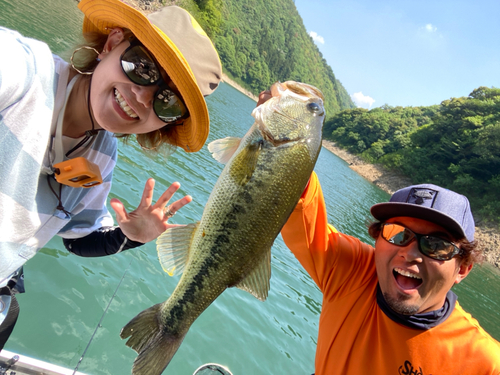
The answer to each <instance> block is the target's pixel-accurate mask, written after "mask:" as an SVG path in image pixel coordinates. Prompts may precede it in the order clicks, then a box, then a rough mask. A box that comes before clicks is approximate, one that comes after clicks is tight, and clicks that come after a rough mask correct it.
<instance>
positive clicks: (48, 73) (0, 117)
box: [0, 28, 117, 286]
mask: <svg viewBox="0 0 500 375" xmlns="http://www.w3.org/2000/svg"><path fill="white" fill-rule="evenodd" d="M0 46H1V47H2V50H3V51H9V53H8V54H7V53H5V54H1V55H0V231H1V233H2V236H1V237H0V286H3V285H4V284H5V283H6V281H7V280H8V279H9V278H10V276H11V275H12V273H13V272H15V271H16V270H17V269H18V268H19V267H21V266H22V265H23V264H24V263H25V262H26V261H27V260H28V259H30V258H32V257H33V256H34V255H35V254H36V253H37V251H38V250H40V249H41V248H42V247H43V246H44V245H45V244H46V243H47V242H48V241H49V240H50V239H51V238H52V237H53V236H54V235H56V234H57V235H59V236H61V237H63V238H80V237H84V236H86V235H88V234H89V233H91V232H93V231H94V230H96V229H98V228H100V227H102V226H111V225H113V219H112V217H111V215H110V214H109V212H108V210H107V208H106V199H107V196H108V193H109V191H110V189H111V180H112V172H113V168H114V167H115V165H116V157H117V141H116V138H114V137H113V134H111V133H109V132H107V131H100V132H99V133H98V135H97V136H96V137H95V140H94V142H93V143H92V144H91V145H89V146H86V147H85V148H80V149H78V150H77V151H75V152H74V153H72V154H71V158H75V157H78V156H83V157H85V158H86V159H87V160H89V161H91V162H93V163H95V164H97V165H98V166H99V168H100V171H101V175H102V178H103V183H102V184H101V185H98V186H94V187H92V188H88V189H85V188H72V187H69V186H65V185H63V187H62V191H61V200H62V205H63V206H64V209H65V210H66V211H69V212H70V215H69V216H68V215H66V213H64V212H63V211H61V210H59V209H57V206H58V205H59V201H58V199H57V198H56V196H55V195H54V193H53V192H52V190H51V189H50V187H49V184H48V181H47V174H46V173H47V172H46V171H47V170H48V168H47V167H49V165H47V164H48V162H47V160H48V153H49V152H51V150H49V145H50V144H51V142H50V141H51V138H52V137H53V135H54V134H55V123H56V121H57V118H58V116H59V114H60V111H61V108H62V106H63V104H64V100H65V97H66V86H67V77H68V75H69V65H68V64H67V63H65V62H64V61H63V60H62V59H60V58H59V57H58V56H54V55H52V53H51V52H50V49H49V47H48V46H47V45H46V44H45V43H42V42H40V41H37V40H34V39H29V38H25V37H23V36H21V35H20V34H19V33H18V32H16V31H12V30H9V29H5V28H0ZM62 115H63V114H61V116H62ZM71 141H72V140H71V139H68V138H66V139H64V140H63V144H64V145H65V147H64V149H65V152H66V151H68V150H69V148H68V147H70V146H69V143H70V142H71ZM73 141H74V140H73ZM63 160H67V158H66V157H64V159H63ZM50 180H51V183H52V187H53V189H54V191H55V192H56V193H59V184H58V183H56V181H55V180H54V179H53V178H50Z"/></svg>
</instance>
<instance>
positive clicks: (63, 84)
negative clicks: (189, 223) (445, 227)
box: [0, 0, 221, 348]
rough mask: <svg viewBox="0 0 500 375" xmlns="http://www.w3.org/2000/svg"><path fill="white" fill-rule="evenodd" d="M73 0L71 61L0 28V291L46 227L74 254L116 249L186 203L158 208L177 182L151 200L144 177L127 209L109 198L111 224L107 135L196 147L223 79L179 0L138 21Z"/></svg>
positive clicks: (123, 11)
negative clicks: (75, 18)
mask: <svg viewBox="0 0 500 375" xmlns="http://www.w3.org/2000/svg"><path fill="white" fill-rule="evenodd" d="M79 8H80V9H81V10H82V11H83V13H84V14H85V18H84V21H83V32H84V37H85V38H86V40H87V41H88V44H86V45H85V46H83V47H81V48H78V49H77V50H76V51H75V53H74V54H73V56H72V57H71V65H70V64H68V63H66V62H64V61H63V60H61V59H60V58H59V57H57V56H53V55H52V54H51V53H50V50H49V49H48V47H47V45H45V44H44V43H42V42H39V41H35V40H32V39H28V38H24V37H22V36H21V35H20V34H18V33H17V32H14V31H11V30H8V29H2V28H0V41H1V43H2V45H3V47H4V48H5V49H4V51H7V50H8V51H9V52H10V53H9V54H2V57H0V129H1V130H0V229H1V232H2V239H0V287H2V289H1V292H0V294H4V295H6V294H9V295H10V294H11V289H14V290H16V286H15V285H16V281H17V280H18V275H19V273H20V271H19V270H20V269H21V267H22V265H23V264H24V263H25V262H26V261H27V260H28V259H30V258H31V257H33V256H34V255H35V254H36V252H37V251H38V250H39V249H41V248H42V247H43V246H44V245H45V244H46V243H47V242H48V241H49V240H50V239H51V238H52V237H53V236H54V235H56V234H57V235H59V236H61V237H62V238H63V240H64V244H65V246H66V247H67V249H68V250H69V251H71V252H73V253H75V254H78V255H81V256H103V255H110V254H115V253H118V252H120V251H123V250H126V249H130V248H133V247H137V246H140V245H142V244H144V243H146V242H149V241H152V240H154V239H156V238H157V237H158V236H159V235H160V234H161V233H163V232H164V231H165V230H166V229H167V228H168V227H169V226H170V224H168V222H167V220H168V219H169V218H170V217H171V216H172V215H173V214H175V212H176V211H177V210H179V209H180V208H181V207H183V206H184V205H186V204H187V203H189V202H190V201H191V198H190V197H189V196H186V197H183V198H182V199H180V200H178V201H176V202H174V203H172V204H171V205H170V206H168V207H166V205H167V202H168V201H169V199H170V198H171V197H172V195H173V194H174V193H175V191H176V190H177V189H178V188H179V186H180V185H179V184H178V183H173V184H172V185H171V186H170V187H169V188H168V189H167V190H166V191H165V192H164V193H163V194H162V196H161V197H160V198H159V199H158V201H157V202H156V203H155V204H152V196H153V188H154V180H152V179H149V180H148V181H147V182H146V186H145V188H144V193H143V196H142V200H141V202H140V204H139V206H138V208H137V209H136V210H134V211H132V212H130V213H127V212H126V210H125V208H124V206H123V204H122V203H121V202H120V201H119V200H118V199H112V200H111V202H110V203H111V206H112V208H113V209H114V210H115V212H116V218H117V221H118V224H119V226H113V219H112V217H111V215H110V214H109V212H108V211H107V209H106V198H107V196H108V193H109V191H110V188H111V180H112V172H113V168H114V166H115V164H116V155H117V141H116V135H118V136H122V137H129V136H130V135H132V134H135V135H136V137H137V141H138V142H139V144H141V146H142V147H143V148H145V149H153V150H158V149H160V148H161V147H162V146H165V145H166V146H172V147H175V146H180V147H182V148H183V149H184V150H185V151H187V152H196V151H198V150H199V149H200V148H201V147H202V146H203V144H204V142H205V140H206V138H207V136H208V131H209V116H208V109H207V106H206V103H205V100H204V96H206V95H209V94H211V93H212V92H213V91H214V90H215V88H216V87H217V86H218V84H219V81H220V78H221V65H220V61H219V58H218V55H217V52H216V51H215V49H214V47H213V45H212V43H211V42H210V39H209V38H208V37H207V36H206V34H205V33H204V32H203V30H202V29H201V27H199V25H198V24H197V22H196V21H195V20H194V19H193V18H192V17H191V16H190V14H189V13H188V12H186V11H185V10H183V9H181V8H178V7H164V8H162V9H160V10H159V11H157V12H155V13H151V14H150V15H148V17H147V18H146V17H145V16H144V15H142V14H141V13H140V12H138V11H137V10H135V9H133V8H132V7H129V6H127V5H126V4H124V3H122V2H121V1H119V0H83V1H81V2H80V4H79ZM85 56H86V57H85ZM89 56H90V58H89ZM82 61H83V63H82ZM77 158H80V159H77ZM73 172H75V173H76V172H78V173H76V174H71V173H73ZM78 186H83V187H78ZM20 288H21V287H17V289H20ZM13 302H15V299H13ZM14 305H15V303H12V304H11V310H15V306H14ZM10 316H11V318H10V319H9V318H8V319H5V320H6V321H4V323H3V324H2V322H0V324H1V326H0V336H4V337H5V336H7V337H8V335H9V334H10V331H11V330H12V328H2V326H3V327H5V323H6V322H9V321H10V324H11V326H13V324H14V323H15V318H12V314H10ZM5 340H6V338H5V339H4V340H3V341H2V339H1V338H0V348H2V347H3V343H4V342H5Z"/></svg>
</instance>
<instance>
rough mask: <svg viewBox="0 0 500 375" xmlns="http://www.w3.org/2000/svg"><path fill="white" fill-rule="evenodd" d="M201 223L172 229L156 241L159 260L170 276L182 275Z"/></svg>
mask: <svg viewBox="0 0 500 375" xmlns="http://www.w3.org/2000/svg"><path fill="white" fill-rule="evenodd" d="M198 225H199V223H195V224H188V225H180V226H177V227H172V228H169V229H167V230H166V231H165V232H163V233H162V234H161V235H160V237H158V239H157V240H156V250H157V251H158V259H159V260H160V264H161V266H162V268H163V270H164V271H165V272H166V273H168V274H169V275H170V276H174V275H180V274H181V273H182V272H183V271H184V268H185V267H186V263H187V261H188V259H189V249H190V248H191V241H192V239H193V235H194V232H195V231H196V228H198Z"/></svg>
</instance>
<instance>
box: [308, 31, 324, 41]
mask: <svg viewBox="0 0 500 375" xmlns="http://www.w3.org/2000/svg"><path fill="white" fill-rule="evenodd" d="M309 35H310V36H311V38H313V40H314V41H315V42H316V43H321V44H325V38H323V37H322V36H321V35H318V33H317V32H316V31H309Z"/></svg>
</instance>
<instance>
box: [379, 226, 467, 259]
mask: <svg viewBox="0 0 500 375" xmlns="http://www.w3.org/2000/svg"><path fill="white" fill-rule="evenodd" d="M381 235H382V238H383V239H384V240H386V241H387V242H389V243H390V244H393V245H396V246H407V245H408V244H409V243H410V242H412V241H413V240H414V239H416V240H417V243H418V250H420V252H421V253H422V254H424V255H425V256H428V257H429V258H432V259H437V260H450V259H451V258H453V257H454V256H455V255H457V254H460V248H458V247H457V246H456V245H455V244H454V243H452V242H450V241H448V240H445V239H443V238H439V237H435V236H430V235H424V234H418V233H415V232H413V231H411V230H410V229H408V228H406V227H404V226H402V225H399V224H391V223H384V224H382V233H381Z"/></svg>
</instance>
